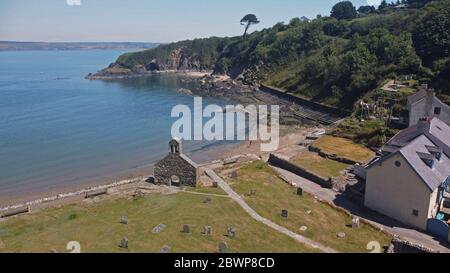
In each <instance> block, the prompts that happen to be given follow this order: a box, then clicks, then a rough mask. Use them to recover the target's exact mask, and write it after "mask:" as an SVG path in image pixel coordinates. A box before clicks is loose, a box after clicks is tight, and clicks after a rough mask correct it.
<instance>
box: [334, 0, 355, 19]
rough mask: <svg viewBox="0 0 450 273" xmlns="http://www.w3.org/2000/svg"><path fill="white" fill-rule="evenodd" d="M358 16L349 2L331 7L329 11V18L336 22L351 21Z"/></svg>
mask: <svg viewBox="0 0 450 273" xmlns="http://www.w3.org/2000/svg"><path fill="white" fill-rule="evenodd" d="M357 15H358V13H357V12H356V8H355V6H353V4H352V2H350V1H343V2H339V3H337V4H336V5H334V6H333V9H332V10H331V17H334V18H336V19H338V20H342V19H353V18H355V17H356V16H357Z"/></svg>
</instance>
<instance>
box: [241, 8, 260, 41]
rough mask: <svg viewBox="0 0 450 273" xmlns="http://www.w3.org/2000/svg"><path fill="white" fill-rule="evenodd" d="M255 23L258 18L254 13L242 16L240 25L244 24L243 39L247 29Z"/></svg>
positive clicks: (257, 21) (257, 22)
mask: <svg viewBox="0 0 450 273" xmlns="http://www.w3.org/2000/svg"><path fill="white" fill-rule="evenodd" d="M256 24H259V20H258V18H257V17H256V15H254V14H247V15H245V16H244V18H242V20H241V25H243V26H245V31H244V39H245V37H246V36H247V31H248V29H249V28H250V26H251V25H256Z"/></svg>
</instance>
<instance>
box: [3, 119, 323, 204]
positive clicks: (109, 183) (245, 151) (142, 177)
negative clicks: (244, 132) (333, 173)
mask: <svg viewBox="0 0 450 273" xmlns="http://www.w3.org/2000/svg"><path fill="white" fill-rule="evenodd" d="M313 130H315V128H313V127H288V126H283V127H282V128H281V136H280V146H279V148H278V150H282V149H284V148H286V147H288V146H291V145H295V144H297V143H298V142H299V140H301V139H302V138H303V137H304V136H305V135H306V134H307V133H308V132H311V131H313ZM260 144H261V143H260V142H253V141H252V142H250V141H243V142H241V143H230V144H225V145H218V146H214V147H212V148H206V149H204V150H200V151H196V152H193V153H190V154H188V156H190V157H191V158H192V159H193V160H195V161H196V162H197V163H199V164H200V165H204V164H209V163H211V162H214V161H217V160H223V159H227V158H231V157H234V156H238V155H255V156H257V157H259V158H261V159H263V160H266V159H267V158H268V156H269V154H270V153H267V152H261V149H260ZM153 166H154V163H149V164H148V165H144V166H140V167H137V168H135V169H133V170H126V171H124V172H123V174H122V175H119V176H115V177H111V178H106V179H97V180H91V181H83V182H81V183H77V186H70V185H65V186H61V187H57V188H52V189H49V190H47V191H43V192H39V193H32V192H31V193H27V194H25V195H21V196H8V197H2V198H1V200H0V210H4V209H6V208H9V207H11V206H13V207H14V206H22V205H26V204H27V203H29V204H31V203H33V206H36V207H46V205H45V203H48V206H54V205H61V204H67V203H71V202H74V200H79V198H76V196H72V195H74V193H81V192H86V191H90V190H93V189H97V188H99V187H100V188H101V187H107V188H117V185H121V186H123V185H128V184H133V183H139V182H143V181H146V180H147V179H148V178H149V177H151V176H152V175H153ZM64 195H69V196H70V198H61V200H53V199H55V198H56V197H58V196H64ZM38 200H40V202H37V201H38ZM44 200H46V201H44ZM42 201H44V202H42ZM37 204H38V205H39V206H37Z"/></svg>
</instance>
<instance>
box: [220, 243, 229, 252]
mask: <svg viewBox="0 0 450 273" xmlns="http://www.w3.org/2000/svg"><path fill="white" fill-rule="evenodd" d="M219 253H222V254H223V253H228V244H227V243H226V242H225V241H222V242H220V243H219Z"/></svg>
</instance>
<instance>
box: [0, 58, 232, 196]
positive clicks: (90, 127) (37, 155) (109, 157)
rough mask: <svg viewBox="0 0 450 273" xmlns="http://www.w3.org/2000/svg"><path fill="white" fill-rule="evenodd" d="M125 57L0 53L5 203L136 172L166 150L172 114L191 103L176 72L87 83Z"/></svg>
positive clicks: (0, 169)
mask: <svg viewBox="0 0 450 273" xmlns="http://www.w3.org/2000/svg"><path fill="white" fill-rule="evenodd" d="M121 53H123V52H120V51H28V52H0V201H1V198H2V197H3V198H6V197H8V198H11V196H24V195H29V194H34V193H37V194H39V193H44V192H49V191H53V190H56V189H58V188H65V187H74V188H76V187H77V186H81V185H82V184H83V183H85V182H93V181H101V180H103V179H108V178H112V177H117V176H120V175H124V174H126V173H127V172H129V173H132V172H133V171H135V170H137V169H142V167H143V166H147V165H149V164H152V163H154V162H155V161H157V160H158V159H160V158H161V157H163V156H164V155H165V154H166V153H167V151H168V147H167V142H168V141H169V139H170V130H171V126H172V123H173V122H174V120H175V119H172V118H171V117H170V113H171V109H172V107H173V106H174V105H176V104H180V103H181V104H187V105H190V106H192V105H193V98H192V97H190V96H186V95H182V94H180V93H178V92H177V89H178V88H180V87H181V79H180V78H179V77H177V76H174V75H160V76H151V77H145V78H134V79H126V80H115V81H89V80H85V79H84V76H85V75H87V74H88V73H89V72H95V71H97V70H99V69H101V68H103V67H105V66H107V65H108V64H109V63H111V62H113V61H114V60H115V59H116V58H117V57H118V56H119V55H120V54H121ZM204 103H205V104H206V103H216V104H220V105H224V104H225V103H224V102H223V101H221V100H219V99H214V98H204ZM205 145H208V146H211V143H204V142H201V143H186V144H185V146H186V147H185V150H187V152H189V151H193V150H198V149H202V147H204V146H205ZM0 203H1V202H0Z"/></svg>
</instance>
